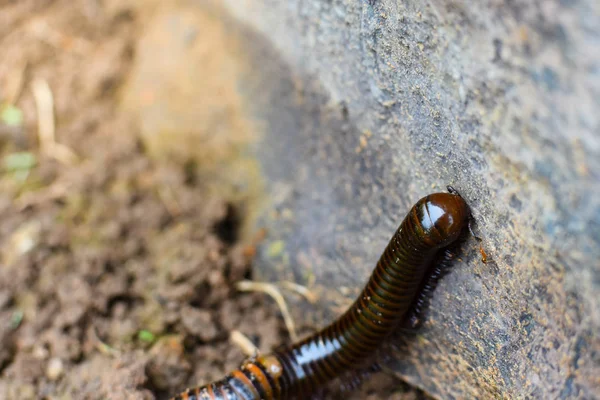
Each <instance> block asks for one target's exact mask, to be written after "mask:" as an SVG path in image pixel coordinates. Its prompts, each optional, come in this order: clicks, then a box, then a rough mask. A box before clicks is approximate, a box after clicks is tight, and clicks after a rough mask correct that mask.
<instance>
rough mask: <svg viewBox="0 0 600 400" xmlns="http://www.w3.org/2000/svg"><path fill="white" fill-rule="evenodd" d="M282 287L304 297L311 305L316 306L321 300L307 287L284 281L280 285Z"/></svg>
mask: <svg viewBox="0 0 600 400" xmlns="http://www.w3.org/2000/svg"><path fill="white" fill-rule="evenodd" d="M280 285H281V287H283V288H285V289H288V290H291V291H292V292H296V293H298V294H299V295H300V296H302V297H304V298H305V299H306V300H308V302H309V303H310V304H315V303H316V302H317V300H319V298H318V296H317V295H316V294H315V293H314V292H312V291H311V290H310V289H309V288H307V287H306V286H302V285H299V284H297V283H295V282H290V281H283V282H281V283H280Z"/></svg>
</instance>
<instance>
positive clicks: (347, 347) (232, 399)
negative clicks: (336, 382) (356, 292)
mask: <svg viewBox="0 0 600 400" xmlns="http://www.w3.org/2000/svg"><path fill="white" fill-rule="evenodd" d="M448 189H449V193H434V194H430V195H429V196H426V197H424V198H422V199H421V200H419V201H418V202H417V203H416V204H415V205H414V206H413V207H412V209H411V210H410V212H409V213H408V215H407V216H406V217H405V219H404V221H403V222H402V224H401V225H400V227H399V228H398V230H397V231H396V233H395V234H394V236H393V237H392V239H391V241H390V242H389V244H388V245H387V247H386V249H385V251H384V252H383V254H382V256H381V258H380V259H379V261H378V263H377V266H376V267H375V270H374V271H373V274H372V275H371V278H370V279H369V281H368V283H367V285H366V286H365V288H364V289H363V291H362V292H361V294H360V296H359V297H358V299H357V300H356V301H355V302H354V303H353V305H352V306H351V307H350V308H349V309H348V310H347V311H346V312H345V313H344V314H343V315H342V316H341V317H340V318H339V319H337V320H336V321H335V322H333V323H332V324H331V325H329V326H327V327H326V328H324V329H323V330H321V331H320V332H317V333H315V334H313V335H311V336H309V337H308V338H306V339H304V340H302V341H300V342H299V343H296V344H294V345H292V346H290V347H286V348H282V349H278V350H276V351H274V352H273V353H272V354H270V355H267V356H261V357H257V358H252V359H249V360H246V361H245V362H244V363H243V364H242V365H241V366H240V368H238V369H237V370H235V371H233V372H232V373H230V374H229V375H227V376H226V377H225V378H224V379H222V380H220V381H217V382H213V383H210V384H207V385H205V386H202V387H198V388H195V389H188V390H187V391H186V392H184V393H181V394H180V395H178V396H176V397H174V398H173V399H172V400H196V399H206V400H217V399H228V400H259V399H261V400H276V399H290V398H299V399H308V398H310V397H311V395H312V394H313V393H315V392H317V391H318V390H319V389H321V388H322V387H323V385H325V384H326V383H327V382H329V381H331V380H333V379H334V378H336V377H339V376H340V375H341V374H343V373H345V372H347V371H350V370H352V369H355V368H357V367H360V366H362V365H364V364H365V362H366V361H368V360H369V359H370V358H372V356H373V354H375V352H376V351H377V349H378V347H379V346H380V345H381V343H382V342H383V341H384V340H385V339H386V338H387V337H388V336H389V335H390V333H392V332H393V331H394V330H395V329H396V328H397V327H398V325H399V324H401V323H402V322H403V321H405V320H406V319H408V318H410V317H411V316H413V315H412V314H413V313H414V311H415V308H420V307H421V303H422V298H421V297H422V295H423V291H424V290H428V289H431V287H430V286H428V283H427V282H428V281H429V279H430V278H431V276H430V274H431V271H432V270H435V265H434V264H435V260H436V257H437V256H438V255H439V254H440V252H441V251H442V250H443V249H445V248H447V247H448V246H449V245H451V244H453V243H454V242H456V241H457V239H458V238H459V236H460V235H461V233H462V231H463V230H464V228H465V227H466V226H467V224H468V220H469V218H470V216H471V213H470V210H469V207H468V205H467V204H466V202H465V201H464V199H463V198H462V197H461V196H460V195H459V194H458V193H457V192H456V191H455V190H454V189H452V188H451V187H449V188H448ZM438 272H439V271H437V272H436V273H438Z"/></svg>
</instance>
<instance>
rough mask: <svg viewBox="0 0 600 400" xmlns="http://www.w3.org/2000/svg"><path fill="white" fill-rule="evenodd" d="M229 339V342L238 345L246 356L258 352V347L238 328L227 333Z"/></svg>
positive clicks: (255, 354)
mask: <svg viewBox="0 0 600 400" xmlns="http://www.w3.org/2000/svg"><path fill="white" fill-rule="evenodd" d="M229 340H231V343H233V344H235V345H236V346H237V347H239V348H240V350H242V353H244V354H245V355H246V356H248V357H255V356H257V355H258V353H259V351H258V347H256V346H255V345H254V343H252V341H251V340H250V339H248V337H247V336H246V335H244V334H243V333H242V332H240V331H238V330H233V331H231V333H230V334H229Z"/></svg>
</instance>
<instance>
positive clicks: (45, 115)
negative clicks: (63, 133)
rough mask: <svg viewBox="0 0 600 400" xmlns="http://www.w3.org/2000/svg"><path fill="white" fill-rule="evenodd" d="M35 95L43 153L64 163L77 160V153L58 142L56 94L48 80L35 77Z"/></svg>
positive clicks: (68, 163)
mask: <svg viewBox="0 0 600 400" xmlns="http://www.w3.org/2000/svg"><path fill="white" fill-rule="evenodd" d="M32 89H33V97H34V99H35V105H36V107H37V115H38V137H39V141H40V147H41V150H42V152H43V153H45V154H48V155H49V156H51V157H53V158H54V159H56V160H57V161H60V162H62V163H63V164H67V165H71V164H74V163H75V162H77V160H78V157H77V155H76V154H75V153H74V152H73V150H71V149H70V148H68V147H67V146H65V145H63V144H59V143H56V137H55V136H56V124H55V121H54V96H53V95H52V91H51V90H50V86H49V85H48V82H46V81H45V80H43V79H35V80H34V81H33V83H32Z"/></svg>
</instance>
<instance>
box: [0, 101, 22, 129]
mask: <svg viewBox="0 0 600 400" xmlns="http://www.w3.org/2000/svg"><path fill="white" fill-rule="evenodd" d="M0 120H2V122H4V123H5V124H6V125H8V126H14V127H19V126H23V111H21V109H20V108H17V107H15V106H13V105H11V104H7V105H5V106H4V107H2V111H1V112H0Z"/></svg>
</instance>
